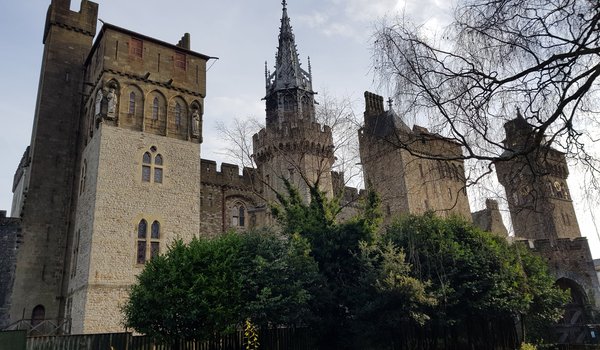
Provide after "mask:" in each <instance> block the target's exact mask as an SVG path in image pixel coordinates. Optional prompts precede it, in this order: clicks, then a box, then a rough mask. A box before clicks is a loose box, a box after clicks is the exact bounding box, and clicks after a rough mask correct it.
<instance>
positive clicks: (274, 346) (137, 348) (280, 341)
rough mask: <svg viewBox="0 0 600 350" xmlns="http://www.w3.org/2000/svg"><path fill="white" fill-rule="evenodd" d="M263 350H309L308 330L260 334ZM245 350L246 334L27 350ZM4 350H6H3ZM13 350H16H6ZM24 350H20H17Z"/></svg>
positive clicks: (55, 340)
mask: <svg viewBox="0 0 600 350" xmlns="http://www.w3.org/2000/svg"><path fill="white" fill-rule="evenodd" d="M259 343H260V346H259V349H260V350H310V349H312V348H313V347H312V346H311V338H310V333H309V331H308V330H307V329H304V328H301V329H297V328H285V329H284V328H281V329H266V330H261V331H259ZM0 348H1V347H0ZM96 349H106V350H244V349H245V347H244V334H243V331H238V332H234V333H231V334H226V335H222V336H219V337H216V338H215V339H213V340H209V341H189V342H183V341H182V342H179V343H177V344H159V343H155V342H154V341H153V340H152V339H151V338H149V337H146V336H134V335H132V334H131V333H107V334H86V335H63V336H46V337H30V338H27V350H96ZM3 350H4V349H3ZM7 350H13V349H7ZM14 350H21V349H14Z"/></svg>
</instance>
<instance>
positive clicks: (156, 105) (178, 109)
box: [127, 91, 183, 125]
mask: <svg viewBox="0 0 600 350" xmlns="http://www.w3.org/2000/svg"><path fill="white" fill-rule="evenodd" d="M135 101H136V96H135V92H133V91H131V92H130V93H129V108H128V111H127V112H128V113H129V114H130V115H134V114H135V109H136V102H135ZM159 111H160V101H159V99H158V97H154V100H152V114H151V118H152V120H158V114H159ZM182 118H183V107H182V106H181V104H180V103H179V102H175V124H176V125H181V121H182Z"/></svg>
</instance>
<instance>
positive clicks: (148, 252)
mask: <svg viewBox="0 0 600 350" xmlns="http://www.w3.org/2000/svg"><path fill="white" fill-rule="evenodd" d="M160 229H161V228H160V222H158V221H156V220H155V221H153V222H152V225H150V237H148V222H147V221H146V220H145V219H142V220H141V221H140V223H139V224H138V229H137V245H136V249H137V253H136V254H137V257H136V262H137V263H138V264H144V263H145V262H146V261H148V259H152V258H154V257H156V256H158V254H160V236H161V232H160Z"/></svg>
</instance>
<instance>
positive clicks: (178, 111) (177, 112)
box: [175, 102, 181, 128]
mask: <svg viewBox="0 0 600 350" xmlns="http://www.w3.org/2000/svg"><path fill="white" fill-rule="evenodd" d="M175 125H177V128H179V127H180V126H181V105H180V104H179V102H177V103H175Z"/></svg>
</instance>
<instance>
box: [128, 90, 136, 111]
mask: <svg viewBox="0 0 600 350" xmlns="http://www.w3.org/2000/svg"><path fill="white" fill-rule="evenodd" d="M129 114H131V115H134V114H135V92H133V91H132V92H130V93H129Z"/></svg>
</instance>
